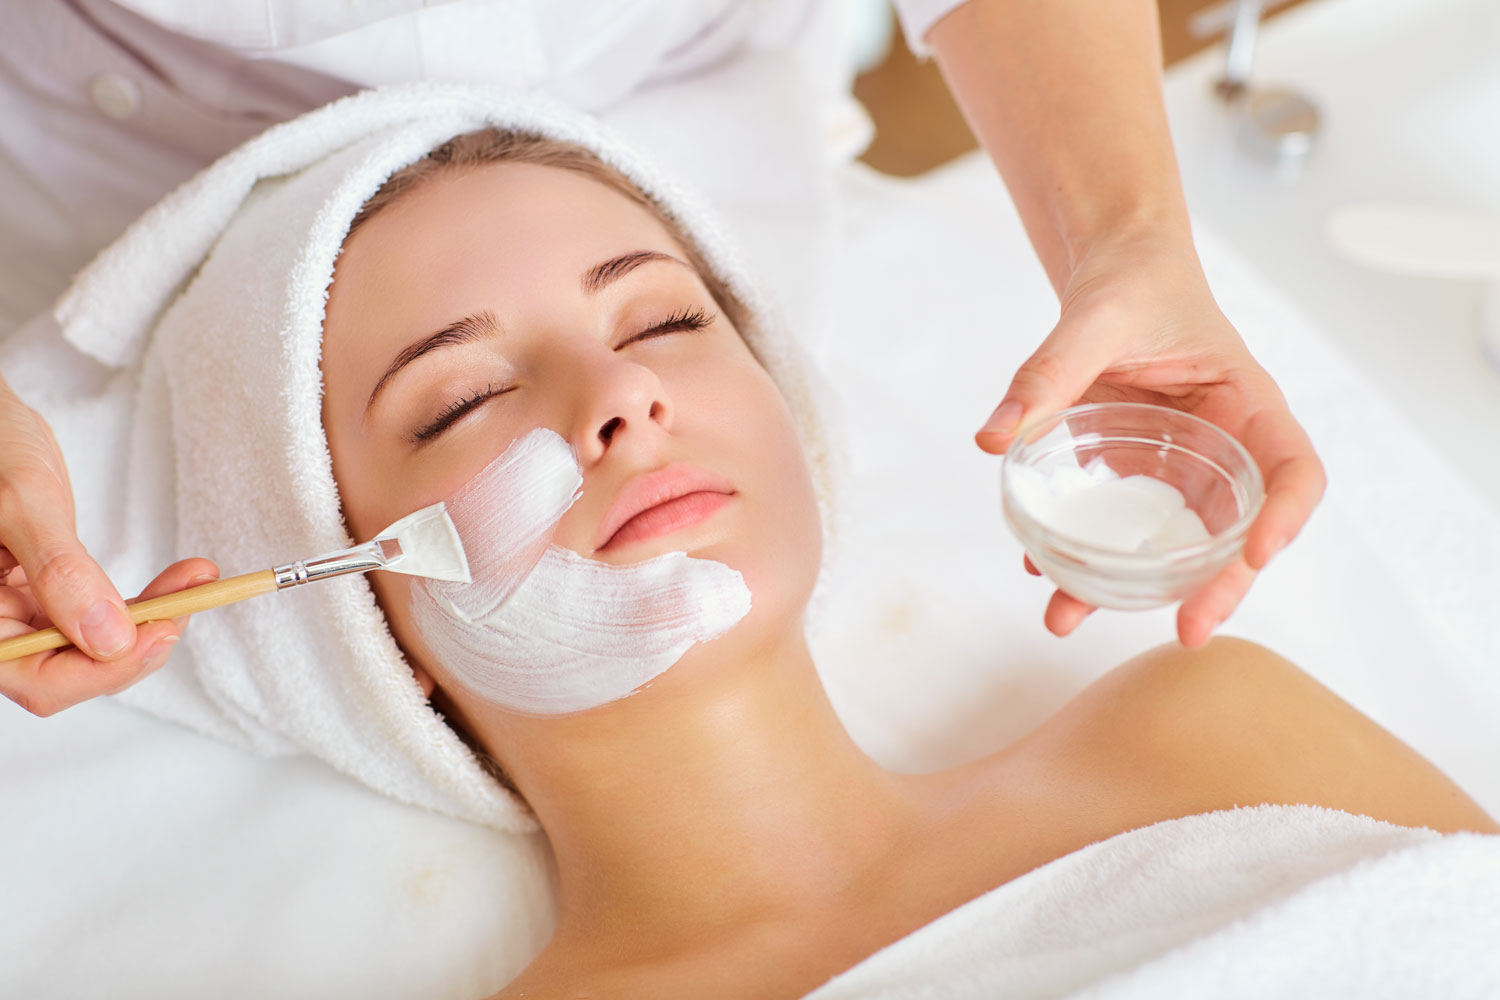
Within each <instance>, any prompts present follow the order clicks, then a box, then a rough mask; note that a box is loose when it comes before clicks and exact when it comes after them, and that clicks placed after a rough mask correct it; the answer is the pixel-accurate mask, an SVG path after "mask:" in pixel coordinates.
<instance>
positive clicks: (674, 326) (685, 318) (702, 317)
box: [615, 306, 718, 350]
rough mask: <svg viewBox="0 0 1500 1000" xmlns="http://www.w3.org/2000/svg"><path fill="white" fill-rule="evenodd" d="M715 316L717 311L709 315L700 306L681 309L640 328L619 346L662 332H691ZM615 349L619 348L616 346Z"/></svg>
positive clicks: (701, 327)
mask: <svg viewBox="0 0 1500 1000" xmlns="http://www.w3.org/2000/svg"><path fill="white" fill-rule="evenodd" d="M717 316H718V314H717V313H715V314H713V315H710V314H709V313H708V311H707V310H705V309H704V308H703V307H702V306H693V307H692V308H690V309H683V310H681V311H679V312H675V313H673V314H672V315H670V316H668V317H667V318H666V319H664V320H662V321H661V322H660V323H656V324H653V325H651V326H648V327H646V329H644V330H642V331H641V332H640V333H637V334H636V335H635V336H633V337H630V338H629V339H628V340H626V341H625V342H624V343H622V344H621V345H620V347H626V346H628V345H630V344H634V343H635V342H636V341H638V340H647V339H649V338H651V337H657V336H660V335H662V334H664V333H682V332H688V333H692V332H695V331H698V330H702V329H703V328H704V327H706V326H708V325H709V324H710V323H712V322H713V321H714V320H715V319H716V318H717ZM615 349H616V350H619V348H618V347H617V348H615Z"/></svg>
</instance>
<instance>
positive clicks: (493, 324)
mask: <svg viewBox="0 0 1500 1000" xmlns="http://www.w3.org/2000/svg"><path fill="white" fill-rule="evenodd" d="M499 332H500V324H499V322H498V321H497V320H496V319H495V314H494V313H492V312H490V311H489V310H488V309H486V310H484V311H483V312H477V313H474V314H473V315H472V316H465V317H464V318H463V319H461V320H459V321H458V322H457V323H450V324H448V325H447V326H445V327H443V328H442V329H441V330H439V331H438V332H437V333H432V334H428V335H427V336H425V337H423V338H422V339H421V340H419V341H417V342H415V343H413V344H408V345H407V346H406V347H405V348H404V349H402V351H401V353H400V354H398V355H396V356H395V357H394V358H392V359H391V363H390V365H389V366H388V367H387V368H386V370H385V374H384V375H382V376H380V381H378V382H376V383H375V388H373V389H371V390H370V398H369V399H368V400H367V401H366V402H365V412H366V413H368V412H370V407H372V406H374V405H375V398H376V397H377V396H379V395H380V390H382V389H384V388H385V387H386V385H387V384H388V383H389V382H390V381H391V379H393V378H395V377H396V373H397V372H399V371H400V370H401V369H403V368H405V367H406V366H407V365H409V364H411V363H412V362H413V361H415V360H417V359H418V358H420V357H421V356H422V355H424V354H430V353H431V352H433V351H435V350H437V349H438V348H440V347H451V346H452V345H454V344H469V343H473V342H474V341H476V340H483V339H484V338H485V337H493V336H495V335H496V334H498V333H499Z"/></svg>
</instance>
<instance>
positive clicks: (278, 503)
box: [0, 84, 836, 830]
mask: <svg viewBox="0 0 1500 1000" xmlns="http://www.w3.org/2000/svg"><path fill="white" fill-rule="evenodd" d="M487 125H497V126H502V127H509V128H517V129H522V130H527V131H531V132H536V133H540V134H543V135H546V136H551V137H554V138H558V139H562V140H565V141H571V142H575V143H579V144H581V145H584V146H586V147H588V148H590V149H592V150H594V151H595V152H596V153H598V155H599V156H600V158H601V159H602V160H604V161H605V162H606V163H609V164H611V165H612V166H614V167H616V168H618V169H620V170H621V171H622V172H623V173H624V174H626V175H627V176H628V177H630V178H631V179H632V180H633V181H635V182H636V184H637V185H638V186H639V187H641V188H642V190H644V191H645V192H647V193H648V194H649V195H651V196H653V197H654V198H656V199H657V200H658V201H659V202H660V203H661V204H662V205H663V206H664V207H665V208H666V209H667V211H668V212H669V213H670V214H672V215H673V216H675V217H676V218H677V219H678V220H679V221H680V222H681V223H683V225H684V227H685V229H686V230H687V232H688V233H689V234H690V235H691V237H692V238H693V239H694V240H695V241H696V242H697V243H698V244H699V246H700V248H701V249H702V251H703V253H704V256H705V258H706V259H707V260H708V262H709V264H710V266H711V267H713V268H714V269H715V270H716V271H718V272H719V274H720V275H721V276H722V277H723V278H724V279H725V280H726V281H727V282H728V283H729V285H730V286H731V287H732V288H733V289H734V290H735V291H736V292H737V293H738V294H739V295H741V296H742V297H743V299H744V300H745V302H746V304H747V306H748V307H749V309H750V311H751V314H752V315H753V317H754V322H753V323H752V324H750V327H751V328H750V329H747V330H745V331H744V335H745V337H746V340H747V342H749V344H750V346H751V348H752V349H753V350H754V351H755V353H756V354H757V356H758V357H759V358H760V359H761V361H762V363H763V364H764V365H765V366H766V367H767V369H768V371H769V372H770V374H771V375H772V377H773V378H774V379H775V380H776V382H777V384H778V385H779V387H780V388H781V390H782V392H783V394H784V395H785V396H786V397H787V400H788V402H789V404H790V406H791V409H792V411H793V413H794V414H795V415H796V417H797V419H798V424H799V432H800V433H801V435H802V440H803V444H804V446H805V448H806V450H807V453H808V456H809V460H810V462H811V464H812V467H813V471H814V475H815V478H816V479H817V480H818V481H819V487H820V501H821V503H822V506H823V514H824V526H825V534H828V535H829V536H830V541H831V540H832V531H831V514H832V503H831V499H830V498H831V490H832V488H833V487H832V479H833V478H834V476H835V475H836V471H835V470H834V468H833V466H832V464H831V456H830V451H829V449H828V448H827V447H826V445H825V443H824V437H823V430H822V419H821V417H820V416H819V414H818V411H817V404H816V403H815V398H816V397H817V394H816V393H815V392H814V388H813V385H812V380H813V379H815V378H816V375H815V374H814V373H813V372H812V371H811V370H810V368H808V367H807V366H806V365H805V363H804V360H803V358H802V356H801V353H800V351H799V350H798V349H797V348H796V346H795V345H794V344H793V343H792V342H791V341H790V340H789V339H787V338H786V336H784V334H783V333H782V324H781V323H780V320H779V318H778V313H777V311H776V309H775V308H773V307H772V306H771V305H770V304H769V303H768V301H767V300H766V298H765V297H764V296H763V295H761V294H760V293H759V291H758V289H757V288H756V286H755V285H754V284H753V283H752V282H751V281H750V280H749V278H748V277H747V276H746V274H745V272H744V269H743V268H742V266H741V265H740V264H739V263H738V258H737V256H736V254H735V252H734V251H733V250H732V249H731V247H730V245H729V243H728V241H727V240H726V238H725V237H724V235H723V233H722V230H721V227H720V226H719V225H718V223H717V222H716V221H715V218H714V216H713V215H712V213H711V212H710V211H709V210H708V209H707V207H706V206H705V205H704V204H702V203H701V202H700V201H699V200H698V199H697V198H696V197H694V196H693V195H691V194H690V193H688V192H686V191H685V190H683V189H682V188H681V187H680V186H678V185H676V184H674V183H672V182H670V181H669V180H667V179H666V178H665V177H664V176H663V175H662V174H661V173H659V172H658V170H657V169H656V168H655V167H653V166H651V165H650V164H648V163H647V162H645V161H644V160H643V159H642V158H641V157H639V156H638V155H637V154H635V153H634V152H632V151H631V150H630V149H628V148H627V147H626V146H625V145H624V144H623V143H622V142H620V140H619V139H618V138H616V137H615V136H613V135H612V134H611V133H610V132H608V131H607V130H606V129H605V128H604V127H603V126H601V125H600V124H599V123H597V122H596V121H594V120H593V119H591V118H589V117H588V116H586V115H583V114H581V113H578V112H576V111H573V110H571V109H568V108H565V107H563V106H561V105H558V104H555V103H552V102H550V101H546V100H542V99H539V98H536V97H534V96H521V95H516V94H514V93H512V92H508V91H504V90H499V89H496V88H492V87H480V86H470V85H458V84H454V85H439V84H416V85H403V86H398V87H391V88H385V89H381V90H376V91H366V92H363V93H360V94H356V95H354V96H352V97H349V98H346V99H344V100H341V101H338V102H336V103H334V104H331V105H329V106H327V107H324V108H321V109H318V110H317V111H314V112H311V113H309V114H307V115H304V116H303V117H301V118H298V119H295V120H293V121H291V122H287V123H285V124H283V125H279V126H276V127H275V128H272V129H270V130H269V131H267V132H265V133H263V134H262V135H260V136H259V137H257V138H256V139H254V140H252V141H251V142H249V143H246V144H245V145H244V146H241V147H240V148H238V149H236V150H235V151H233V152H232V153H230V154H228V155H227V156H225V157H224V158H222V159H221V160H219V161H218V162H216V163H215V164H213V165H212V166H211V167H209V168H208V169H206V170H205V171H203V172H202V173H200V174H199V175H198V176H196V177H195V178H193V179H192V180H190V181H188V182H187V183H186V184H184V185H183V186H182V187H180V188H179V189H178V190H176V191H174V192H173V193H172V194H171V195H169V196H168V197H167V198H166V199H164V200H163V201H162V202H160V203H159V204H157V205H156V206H155V207H153V208H152V209H151V210H150V211H149V212H147V213H146V214H145V215H144V216H142V218H141V219H140V220H139V221H137V222H136V223H135V224H134V225H133V226H132V227H131V228H130V229H129V230H128V231H127V232H126V233H125V234H124V235H123V236H121V237H120V239H119V240H117V241H116V242H115V243H114V244H112V245H111V246H109V247H108V248H106V249H105V250H104V251H103V252H102V253H101V254H100V256H99V257H98V258H97V259H96V260H95V261H94V262H93V263H92V264H91V265H90V266H89V267H88V268H86V269H85V270H84V271H83V272H81V273H80V274H79V276H78V277H77V278H76V280H75V282H74V284H73V286H72V287H71V288H70V289H69V291H68V292H67V293H66V294H65V295H64V296H63V298H62V299H61V300H60V301H59V303H58V305H57V308H56V309H55V311H54V315H55V318H56V322H57V323H58V324H60V327H61V335H62V336H63V337H64V338H65V339H66V341H67V342H68V343H70V344H71V345H72V346H73V347H74V348H76V349H77V351H79V352H82V354H83V355H86V356H87V357H89V358H92V359H93V360H94V361H96V362H98V363H99V364H100V365H102V366H104V367H103V368H102V369H97V370H96V371H95V372H94V378H93V379H92V389H89V385H90V380H89V379H87V378H84V379H80V378H79V377H78V376H77V373H76V372H75V373H67V372H62V371H60V370H59V369H58V366H57V365H56V364H51V363H48V364H44V363H41V362H40V361H38V360H37V359H39V358H42V357H44V356H46V354H47V351H46V350H44V349H43V348H44V347H45V346H46V345H38V344H37V342H36V341H37V338H36V336H35V335H33V336H31V337H30V338H27V337H22V338H21V342H19V343H18V344H17V345H14V346H13V347H12V348H11V349H10V350H9V351H8V353H5V354H3V355H0V362H3V363H4V364H5V370H6V372H7V374H8V375H10V376H12V378H13V380H14V381H16V382H17V383H18V384H22V386H23V388H24V390H25V391H24V394H25V396H26V397H27V399H28V401H30V402H31V403H32V405H34V406H37V407H38V408H39V409H40V410H41V412H42V413H43V415H44V416H45V417H46V418H47V419H48V420H49V421H50V422H51V423H52V425H53V428H54V430H55V431H56V433H57V435H58V438H59V442H60V444H61V446H62V448H63V452H64V455H65V456H66V458H67V460H68V463H69V468H70V470H71V472H72V474H73V483H74V490H75V493H76V494H77V496H78V503H79V534H80V537H81V538H82V539H83V540H84V542H85V544H87V545H88V546H89V547H90V549H91V551H93V552H94V553H95V555H96V556H97V557H98V558H99V559H100V560H101V562H102V563H103V564H104V566H105V568H106V569H107V570H108V571H109V572H110V573H111V575H112V576H113V577H114V578H115V579H117V580H120V581H122V583H124V582H125V581H144V580H146V579H149V578H150V577H151V576H152V575H154V574H155V572H157V571H159V569H160V568H161V567H162V566H163V565H165V564H166V563H168V562H170V561H172V560H174V559H177V558H181V557H183V556H186V555H205V556H208V557H210V558H213V559H215V560H216V561H217V562H218V563H219V564H220V566H221V567H222V568H223V570H224V571H225V573H226V574H228V573H237V572H247V571H250V570H255V569H263V568H266V567H268V566H271V565H273V564H276V563H281V562H286V561H290V560H292V559H297V558H304V557H309V556H314V555H318V554H321V553H323V552H327V551H330V550H333V549H338V548H341V547H343V546H346V545H349V544H352V543H353V541H355V540H354V539H350V538H349V537H348V536H347V534H346V533H345V530H344V526H343V523H342V519H341V516H340V512H339V502H338V493H337V486H336V484H335V482H334V479H333V475H332V469H331V464H330V460H329V455H328V449H327V443H326V439H325V437H324V433H323V428H322V422H321V376H320V372H319V350H320V343H321V324H322V318H323V305H324V299H325V295H326V290H327V287H328V284H329V281H330V280H331V276H332V272H333V262H334V258H335V256H336V255H337V253H338V250H339V247H340V244H341V243H342V240H343V238H344V235H345V233H346V232H347V228H348V223H349V221H350V220H351V219H352V218H353V216H354V214H355V213H356V212H357V211H358V209H359V208H360V206H361V205H362V204H363V203H364V201H365V200H366V199H367V198H368V197H369V196H370V195H371V194H373V193H374V192H375V190H376V189H377V188H379V187H380V185H381V184H382V183H383V182H384V180H385V179H386V178H387V177H389V176H390V174H391V173H393V172H394V171H396V170H398V169H400V168H401V167H403V166H405V165H407V164H409V163H411V162H413V161H414V160H416V159H418V158H420V157H421V156H423V155H424V154H425V153H427V152H428V151H429V150H430V149H432V148H433V147H435V146H436V145H438V144H440V143H441V142H443V141H445V140H447V139H449V138H451V137H452V136H454V135H458V134H461V133H464V132H468V131H471V130H474V129H478V128H481V127H485V126H487ZM8 346H10V345H8ZM51 347H52V348H54V349H55V348H56V344H53V345H51ZM28 351H29V352H31V353H30V354H29V355H28ZM53 356H54V357H55V350H54V352H53ZM361 541H362V539H361ZM823 589H826V588H823ZM820 592H821V590H820ZM121 697H122V698H123V699H124V700H126V701H128V702H129V703H131V704H133V705H136V706H139V707H141V708H144V709H147V710H150V711H152V712H156V713H158V714H160V715H163V716H166V717H168V718H172V719H175V720H178V721H181V722H183V723H186V724H188V725H190V726H192V727H194V728H196V729H199V730H201V731H204V732H207V733H209V734H211V735H215V736H219V737H222V738H225V739H228V740H231V741H234V742H237V743H239V744H242V745H245V746H248V747H251V748H253V749H255V750H257V751H260V752H263V753H270V754H281V753H293V752H298V751H305V752H309V753H312V754H315V755H317V756H319V757H321V758H323V759H324V760H326V761H328V762H329V763H330V764H332V765H333V766H334V767H336V768H338V769H339V770H342V771H344V772H346V773H348V774H350V775H352V776H354V777H356V778H358V779H359V780H361V781H363V782H365V783H366V784H368V785H370V786H371V787H373V788H375V789H377V790H378V791H381V792H384V793H385V794H387V795H390V796H393V797H394V798H397V799H399V800H402V801H405V802H409V803H414V804H417V805H421V806H426V807H429V808H432V809H436V810H439V811H442V812H446V813H449V814H451V815H454V816H458V817H460V818H463V819H468V820H473V821H477V822H481V823H486V824H490V825H493V826H496V827H499V828H502V829H510V830H531V829H534V828H535V820H534V818H533V817H532V816H531V815H530V813H529V811H528V810H527V809H526V808H525V806H524V803H522V802H521V801H520V800H519V799H517V798H515V797H514V796H512V795H511V794H510V793H508V792H507V791H505V790H504V789H502V788H501V787H499V786H498V785H497V784H496V783H495V782H494V781H493V780H492V779H490V778H489V777H487V776H486V775H485V774H484V773H483V772H482V771H481V769H480V768H479V766H478V765H477V763H476V762H475V761H474V759H473V756H472V754H471V753H470V752H469V750H468V749H467V748H466V747H464V746H463V744H462V743H460V742H459V740H458V739H457V737H456V736H455V735H454V734H453V732H452V731H451V730H450V729H448V727H447V726H446V725H444V724H443V722H442V720H441V719H440V718H439V717H438V716H437V714H436V713H434V712H433V711H432V709H431V708H430V707H429V706H428V705H427V704H426V702H425V700H424V699H423V697H422V694H421V691H420V689H419V688H418V686H417V684H416V682H415V681H414V679H413V677H412V674H411V671H410V669H409V667H408V665H407V664H406V663H405V661H404V660H403V658H402V656H401V655H400V651H399V649H398V648H397V647H396V645H395V643H394V641H393V640H392V638H391V636H390V633H389V631H388V629H387V626H386V623H385V620H384V617H383V616H382V615H381V613H380V610H379V607H378V605H377V604H376V602H375V600H374V596H373V592H372V591H371V589H370V587H369V584H368V583H367V581H366V580H365V579H364V578H363V577H360V576H353V577H345V578H342V579H337V580H331V581H326V582H322V583H318V584H316V585H313V586H309V587H305V588H299V589H298V590H295V591H290V592H287V593H284V594H278V595H274V596H268V597H262V598H258V599H256V600H253V601H247V602H243V603H240V604H237V605H233V606H230V607H226V608H222V609H218V610H215V611H212V612H208V613H205V614H202V615H199V616H197V618H195V620H194V622H193V626H192V627H191V628H189V629H188V630H187V632H186V635H185V637H184V640H183V641H182V643H180V644H179V646H178V648H177V650H176V652H175V653H174V654H173V657H172V661H171V663H169V665H168V666H167V668H165V669H164V670H162V671H161V672H160V673H159V674H157V675H156V676H153V677H151V678H149V679H148V680H146V681H144V682H142V683H140V684H138V685H137V686H136V687H134V688H131V689H130V690H128V691H127V692H125V693H124V694H123V695H121Z"/></svg>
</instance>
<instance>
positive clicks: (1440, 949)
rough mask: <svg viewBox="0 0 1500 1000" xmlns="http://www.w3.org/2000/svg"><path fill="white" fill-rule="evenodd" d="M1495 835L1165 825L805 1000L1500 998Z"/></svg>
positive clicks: (1309, 810) (1003, 891) (1239, 816)
mask: <svg viewBox="0 0 1500 1000" xmlns="http://www.w3.org/2000/svg"><path fill="white" fill-rule="evenodd" d="M1496 942H1500V836H1494V835H1488V834H1475V833H1461V834H1450V835H1447V836H1443V835H1440V834H1438V833H1436V832H1434V831H1432V830H1420V829H1412V828H1410V827H1400V826H1393V825H1391V824H1389V823H1382V822H1380V821H1378V820H1373V819H1370V818H1369V817H1366V816H1354V815H1350V814H1349V813H1344V812H1339V811H1337V810H1333V809H1323V808H1320V807H1317V806H1269V805H1262V806H1254V807H1250V808H1243V809H1233V810H1227V811H1223V812H1215V813H1203V814H1199V815H1196V816H1188V817H1184V818H1182V819H1175V820H1167V821H1165V822H1161V823H1156V824H1153V825H1151V826H1147V827H1143V828H1141V829H1138V830H1133V831H1130V832H1128V833H1123V834H1119V835H1117V836H1115V837H1111V838H1109V839H1108V840H1104V841H1101V842H1099V843H1097V844H1093V845H1091V846H1089V847H1086V848H1084V849H1083V850H1080V851H1074V852H1073V853H1071V854H1068V855H1066V856H1064V857H1062V858H1059V859H1057V860H1056V861H1053V862H1051V863H1049V864H1046V865H1043V866H1042V867H1040V868H1037V869H1035V870H1033V871H1031V872H1028V873H1027V874H1025V875H1023V876H1021V877H1020V878H1017V879H1014V880H1012V881H1010V882H1007V883H1005V884H1004V885H1002V886H1000V887H999V888H996V889H993V890H991V891H990V892H988V893H986V894H984V895H983V896H980V897H979V898H977V899H975V900H972V901H971V902H969V903H967V904H965V905H963V906H961V907H959V908H958V909H956V910H953V911H951V912H949V913H947V914H945V915H944V916H942V917H940V918H938V919H937V920H935V921H933V922H932V923H930V924H928V925H927V926H925V927H923V928H922V929H920V930H918V931H916V932H915V933H913V934H910V935H908V936H907V937H905V938H902V939H901V940H900V941H897V942H896V943H894V944H892V945H890V946H889V947H887V948H885V949H883V950H881V951H879V952H876V953H875V954H874V955H872V956H870V957H869V958H867V959H866V960H865V961H863V962H861V963H860V964H859V965H857V966H855V967H854V968H852V969H850V970H848V971H847V972H844V973H843V974H841V975H839V976H835V977H834V978H833V979H832V980H830V981H829V982H828V983H826V984H824V985H823V986H822V987H820V988H819V989H817V990H814V991H813V992H812V993H810V994H808V995H807V997H806V998H805V1000H846V998H847V1000H853V998H856V997H857V998H859V1000H938V998H942V1000H965V998H974V1000H1002V998H1009V997H1017V998H1019V997H1027V998H1040V997H1057V996H1064V995H1067V996H1087V997H1097V998H1100V1000H1103V998H1122V1000H1123V998H1127V997H1132V998H1142V1000H1146V998H1158V997H1187V996H1198V997H1245V998H1260V997H1282V998H1291V997H1308V998H1315V997H1316V998H1320V1000H1322V998H1330V997H1349V998H1356V997H1358V998H1361V1000H1368V998H1382V997H1391V998H1396V997H1402V998H1413V1000H1415V998H1425V997H1444V998H1449V1000H1452V998H1463V997H1473V998H1476V1000H1477V998H1481V997H1496V996H1500V947H1497V946H1496Z"/></svg>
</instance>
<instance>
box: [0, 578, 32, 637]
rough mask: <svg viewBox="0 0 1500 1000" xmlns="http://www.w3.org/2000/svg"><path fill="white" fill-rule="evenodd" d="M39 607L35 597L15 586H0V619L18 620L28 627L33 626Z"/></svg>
mask: <svg viewBox="0 0 1500 1000" xmlns="http://www.w3.org/2000/svg"><path fill="white" fill-rule="evenodd" d="M40 613H41V608H39V607H38V606H37V603H36V598H34V597H32V596H31V595H30V594H28V593H27V592H26V591H24V590H20V589H18V588H16V587H0V619H7V618H8V619H10V620H11V621H14V622H20V623H21V624H23V625H25V626H26V627H27V628H28V629H30V628H34V627H35V621H36V618H37V616H38V615H39V614H40Z"/></svg>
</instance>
